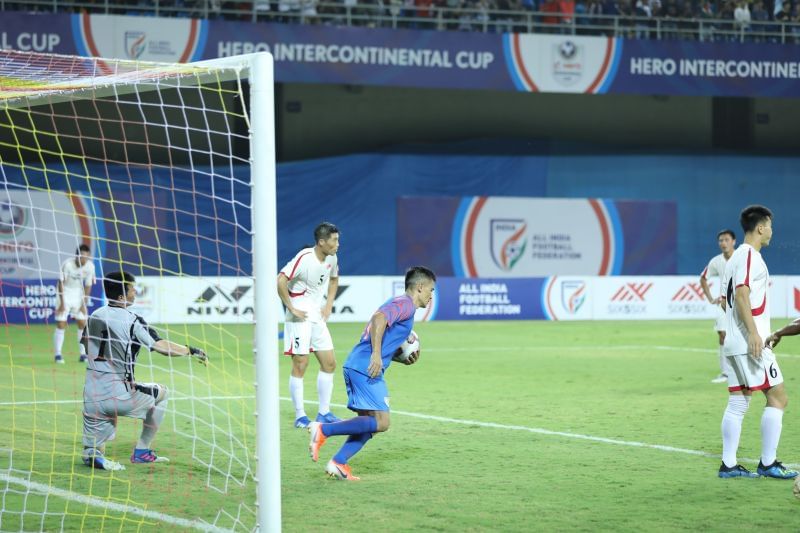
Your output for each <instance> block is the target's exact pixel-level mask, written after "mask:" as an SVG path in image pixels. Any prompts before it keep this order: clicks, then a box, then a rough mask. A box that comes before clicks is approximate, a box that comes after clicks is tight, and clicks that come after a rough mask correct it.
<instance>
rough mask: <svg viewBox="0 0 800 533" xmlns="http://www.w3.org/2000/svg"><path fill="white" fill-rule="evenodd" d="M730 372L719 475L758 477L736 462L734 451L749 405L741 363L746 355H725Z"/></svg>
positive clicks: (723, 416)
mask: <svg viewBox="0 0 800 533" xmlns="http://www.w3.org/2000/svg"><path fill="white" fill-rule="evenodd" d="M726 359H727V362H728V366H729V367H730V369H731V373H730V374H729V375H728V391H729V392H730V395H729V396H728V405H727V406H725V412H724V414H723V415H722V428H721V429H722V465H720V467H719V477H721V478H731V477H758V474H754V473H753V472H750V471H749V470H747V469H746V468H745V467H743V466H742V465H740V464H739V463H738V460H737V458H736V452H737V451H738V450H739V439H740V438H741V435H742V420H744V415H745V414H746V413H747V408H748V407H749V405H750V395H751V392H750V390H749V389H748V388H747V383H746V380H745V377H744V374H743V371H742V368H741V366H742V363H743V362H744V361H743V360H744V359H748V357H747V356H746V355H745V356H741V357H738V356H736V357H727V358H726Z"/></svg>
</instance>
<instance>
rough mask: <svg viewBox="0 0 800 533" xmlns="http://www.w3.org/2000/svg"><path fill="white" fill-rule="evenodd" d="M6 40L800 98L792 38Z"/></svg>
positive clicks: (36, 22) (244, 35)
mask: <svg viewBox="0 0 800 533" xmlns="http://www.w3.org/2000/svg"><path fill="white" fill-rule="evenodd" d="M0 47H3V48H15V49H20V50H31V51H36V52H54V53H63V54H79V55H91V56H102V57H115V58H120V59H136V60H147V61H165V62H186V61H195V60H199V59H213V58H216V57H223V56H230V55H237V54H244V53H252V52H258V51H269V52H271V53H272V54H273V55H274V57H275V65H276V68H275V74H276V80H277V81H279V82H297V83H328V84H330V83H334V84H339V83H346V84H357V85H380V86H392V87H423V88H450V89H489V90H507V91H523V92H558V93H585V94H604V93H616V94H665V95H689V96H691V95H702V96H765V97H797V96H800V61H798V60H797V56H796V47H795V46H794V45H792V44H787V45H781V44H773V43H734V42H716V43H706V42H696V41H678V40H654V39H653V40H650V39H641V40H634V39H624V38H612V37H598V36H576V35H560V34H517V33H507V34H497V33H478V32H475V33H464V32H447V31H428V30H410V29H386V28H358V27H346V28H339V27H332V26H324V25H298V24H274V23H258V24H254V23H249V22H235V21H218V20H198V19H183V18H172V19H166V18H154V17H133V16H122V15H89V14H76V15H67V14H63V15H62V14H48V15H37V14H26V13H15V12H4V13H3V17H2V19H0Z"/></svg>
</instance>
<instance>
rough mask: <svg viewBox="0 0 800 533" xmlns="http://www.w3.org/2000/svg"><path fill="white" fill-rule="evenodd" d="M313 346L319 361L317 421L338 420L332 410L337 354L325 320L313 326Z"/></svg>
mask: <svg viewBox="0 0 800 533" xmlns="http://www.w3.org/2000/svg"><path fill="white" fill-rule="evenodd" d="M311 347H312V348H313V349H314V355H315V356H316V357H317V361H319V373H318V374H317V396H318V398H319V411H318V412H317V418H316V421H317V422H338V421H339V420H340V418H339V417H337V416H336V415H334V414H333V413H332V412H331V397H332V396H333V373H334V372H335V371H336V355H335V353H334V351H333V339H332V338H331V333H330V331H329V330H328V325H327V324H326V323H325V322H318V323H314V324H312V326H311Z"/></svg>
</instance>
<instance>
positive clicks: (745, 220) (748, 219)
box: [739, 205, 772, 233]
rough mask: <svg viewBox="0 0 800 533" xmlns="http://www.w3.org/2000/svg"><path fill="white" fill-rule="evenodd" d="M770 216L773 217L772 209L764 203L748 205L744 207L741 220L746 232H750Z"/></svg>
mask: <svg viewBox="0 0 800 533" xmlns="http://www.w3.org/2000/svg"><path fill="white" fill-rule="evenodd" d="M768 218H769V219H772V211H770V210H769V209H768V208H766V207H764V206H763V205H748V206H747V207H745V208H744V209H742V214H741V215H739V222H740V223H741V224H742V229H743V230H744V232H745V233H750V232H751V231H753V230H755V229H756V227H757V226H758V225H759V224H761V223H762V222H764V221H765V220H767V219H768Z"/></svg>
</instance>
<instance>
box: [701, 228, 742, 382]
mask: <svg viewBox="0 0 800 533" xmlns="http://www.w3.org/2000/svg"><path fill="white" fill-rule="evenodd" d="M717 244H719V249H720V251H721V252H722V253H721V254H719V255H715V256H714V257H712V258H711V261H709V262H708V266H706V268H705V270H703V273H702V274H700V286H701V287H702V288H703V292H704V293H705V295H706V299H707V300H708V303H710V304H713V305H714V306H715V309H716V314H717V316H716V320H715V323H714V329H715V330H716V331H717V336H718V337H719V375H718V376H717V377H715V378H714V379H712V380H711V383H725V382H727V381H728V370H727V363H726V362H725V356H723V355H722V345H723V344H724V343H725V309H724V308H723V305H722V302H723V301H724V300H725V297H724V296H723V295H722V292H723V291H722V276H723V274H725V265H726V264H727V262H728V259H730V257H731V255H732V254H733V250H734V248H736V234H735V233H734V232H733V230H730V229H724V230H722V231H720V232H719V233H717ZM709 278H711V279H712V281H715V282H716V283H717V286H716V287H715V292H716V293H717V294H716V296H715V295H712V294H711V288H710V287H709V285H708V279H709Z"/></svg>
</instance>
